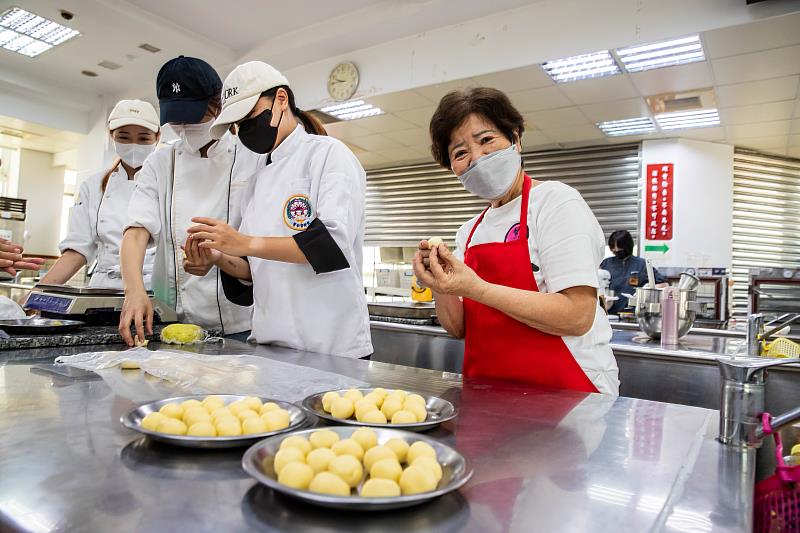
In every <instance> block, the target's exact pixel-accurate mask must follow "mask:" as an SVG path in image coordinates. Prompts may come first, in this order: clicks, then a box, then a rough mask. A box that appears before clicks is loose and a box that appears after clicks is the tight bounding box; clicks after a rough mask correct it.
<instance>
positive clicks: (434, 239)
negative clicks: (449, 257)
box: [428, 237, 444, 248]
mask: <svg viewBox="0 0 800 533" xmlns="http://www.w3.org/2000/svg"><path fill="white" fill-rule="evenodd" d="M443 242H444V241H443V240H442V238H441V237H431V238H430V239H428V247H429V248H433V247H434V246H439V245H440V244H442V243H443Z"/></svg>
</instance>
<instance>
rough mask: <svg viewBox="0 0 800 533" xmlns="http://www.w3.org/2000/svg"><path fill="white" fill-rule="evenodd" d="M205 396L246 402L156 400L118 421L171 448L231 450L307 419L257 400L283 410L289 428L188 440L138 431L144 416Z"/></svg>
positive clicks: (293, 409) (230, 396)
mask: <svg viewBox="0 0 800 533" xmlns="http://www.w3.org/2000/svg"><path fill="white" fill-rule="evenodd" d="M206 396H219V397H220V398H222V399H223V400H225V405H228V404H230V403H231V402H234V401H236V400H241V399H243V398H246V396H239V395H235V394H213V395H211V394H200V395H195V396H179V397H177V398H167V399H166V400H159V401H157V402H150V403H146V404H142V405H140V406H139V407H137V408H136V409H133V410H131V411H129V412H128V413H127V414H124V415H122V416H121V417H120V419H119V421H120V422H122V425H123V426H125V427H126V428H128V429H132V430H134V431H138V432H139V433H142V434H143V435H147V436H148V437H149V438H151V439H153V440H157V441H159V442H165V443H167V444H173V445H175V446H183V447H186V448H235V447H239V446H249V445H250V444H253V443H254V442H256V441H258V440H261V439H263V438H265V437H272V436H274V435H280V434H282V433H286V432H288V431H293V430H295V429H299V428H300V427H301V426H302V425H303V424H304V423H305V421H306V419H307V417H306V414H305V412H303V410H302V409H300V408H299V407H297V406H296V405H294V404H293V403H288V402H282V401H280V400H274V399H272V398H262V397H260V396H259V397H258V398H259V399H260V400H261V401H262V402H264V403H266V402H275V403H276V404H278V405H279V406H281V407H282V408H283V409H286V410H287V411H289V427H288V428H286V429H281V430H279V431H270V432H267V433H255V434H252V435H237V436H235V437H190V436H188V435H170V434H167V433H157V432H155V431H150V430H148V429H145V428H143V427H142V425H141V424H142V419H143V418H144V417H145V416H147V415H148V414H150V413H152V412H155V411H158V410H159V409H161V407H163V406H164V405H166V404H168V403H170V402H177V403H180V402H183V401H185V400H202V399H203V398H205V397H206Z"/></svg>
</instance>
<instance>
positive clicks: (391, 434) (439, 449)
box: [242, 426, 472, 511]
mask: <svg viewBox="0 0 800 533" xmlns="http://www.w3.org/2000/svg"><path fill="white" fill-rule="evenodd" d="M327 429H331V430H333V431H335V432H336V433H338V434H339V436H340V437H341V438H343V439H344V438H348V437H350V435H351V434H352V433H353V431H355V430H354V429H353V428H349V427H343V426H334V427H329V428H327ZM318 430H319V428H316V429H306V430H303V431H295V432H293V433H292V434H291V435H301V436H304V437H308V436H309V435H310V434H311V433H313V432H314V431H318ZM375 433H377V435H378V444H383V443H385V442H386V441H388V440H389V439H394V438H399V439H404V440H405V441H406V442H408V443H409V444H411V443H414V442H417V441H423V442H427V443H428V444H430V445H431V446H433V449H434V450H436V455H437V458H438V460H439V464H441V465H442V474H443V475H442V479H441V481H439V485H438V487H437V488H436V490H434V491H431V492H423V493H421V494H412V495H408V496H396V497H392V498H363V497H361V496H358V490H359V489H360V488H361V484H359V486H358V487H357V488H356V492H355V494H356V495H354V496H332V495H329V494H319V493H316V492H311V491H306V490H299V489H293V488H291V487H287V486H286V485H281V484H280V483H278V480H277V476H276V475H275V470H274V469H273V460H274V457H275V454H276V453H277V452H278V449H279V448H280V445H281V442H282V441H283V439H284V438H286V437H288V436H289V435H280V436H278V437H272V438H269V439H266V440H263V441H261V442H259V443H257V444H254V445H253V446H251V447H250V448H249V449H248V450H247V451H246V452H245V454H244V457H243V458H242V467H243V468H244V469H245V471H246V472H247V473H248V474H250V475H251V476H253V478H255V479H256V480H257V481H259V482H260V483H263V484H264V485H266V486H268V487H270V488H271V489H273V490H274V491H276V492H280V493H282V494H285V495H287V496H290V497H292V498H297V499H299V500H303V501H305V502H308V503H313V504H315V505H321V506H323V507H332V508H335V509H346V510H361V511H384V510H389V509H399V508H401V507H410V506H412V505H417V504H420V503H423V502H427V501H430V500H432V499H434V498H438V497H439V496H443V495H445V494H447V493H449V492H453V491H454V490H458V489H459V488H461V487H462V486H464V484H465V483H466V482H467V481H469V478H470V477H472V466H471V465H470V463H469V460H468V459H467V458H466V457H464V456H463V455H461V454H460V453H459V452H458V451H457V450H456V449H454V448H451V447H450V446H448V445H446V444H443V443H441V442H439V441H438V440H436V439H432V438H430V437H426V436H424V435H420V434H418V433H410V432H408V431H401V430H398V429H388V428H381V429H376V430H375ZM363 482H364V481H363V480H362V482H361V483H363Z"/></svg>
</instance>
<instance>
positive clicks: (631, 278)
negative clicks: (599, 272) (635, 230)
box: [600, 229, 667, 315]
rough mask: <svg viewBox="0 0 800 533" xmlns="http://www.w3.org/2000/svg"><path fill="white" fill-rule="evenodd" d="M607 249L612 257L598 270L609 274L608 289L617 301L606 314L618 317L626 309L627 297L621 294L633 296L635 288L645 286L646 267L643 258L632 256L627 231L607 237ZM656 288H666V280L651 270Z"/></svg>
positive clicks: (631, 241)
mask: <svg viewBox="0 0 800 533" xmlns="http://www.w3.org/2000/svg"><path fill="white" fill-rule="evenodd" d="M608 248H609V250H611V253H612V254H614V256H613V257H606V258H605V259H603V261H602V262H601V263H600V268H601V269H603V270H607V271H608V272H609V273H610V274H611V283H610V285H609V289H611V290H612V291H614V295H615V296H617V297H618V298H619V299H618V300H617V301H615V302H614V304H613V305H612V306H611V307H609V309H608V314H610V315H618V314H619V313H620V311H623V310H624V309H625V308H626V307H628V297H627V296H623V294H631V295H632V294H634V293H635V291H636V287H643V286H645V285H647V283H648V281H649V280H648V279H647V267H646V266H645V265H646V262H645V260H644V259H643V258H641V257H638V256H635V255H633V236H631V234H630V232H629V231H627V230H624V229H622V230H617V231H615V232H614V233H612V234H611V235H610V236H609V237H608ZM653 272H654V274H655V278H656V280H655V281H656V287H664V286H666V281H667V280H666V278H664V276H662V275H661V274H660V273H659V272H658V270H655V269H653Z"/></svg>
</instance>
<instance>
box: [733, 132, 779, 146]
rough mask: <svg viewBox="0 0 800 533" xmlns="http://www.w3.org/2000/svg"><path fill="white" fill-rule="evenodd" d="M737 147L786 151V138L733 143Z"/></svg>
mask: <svg viewBox="0 0 800 533" xmlns="http://www.w3.org/2000/svg"><path fill="white" fill-rule="evenodd" d="M732 142H733V143H734V144H735V145H736V146H741V147H744V148H753V149H755V150H786V136H781V135H779V136H776V137H753V138H750V139H739V140H734V141H732Z"/></svg>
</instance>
